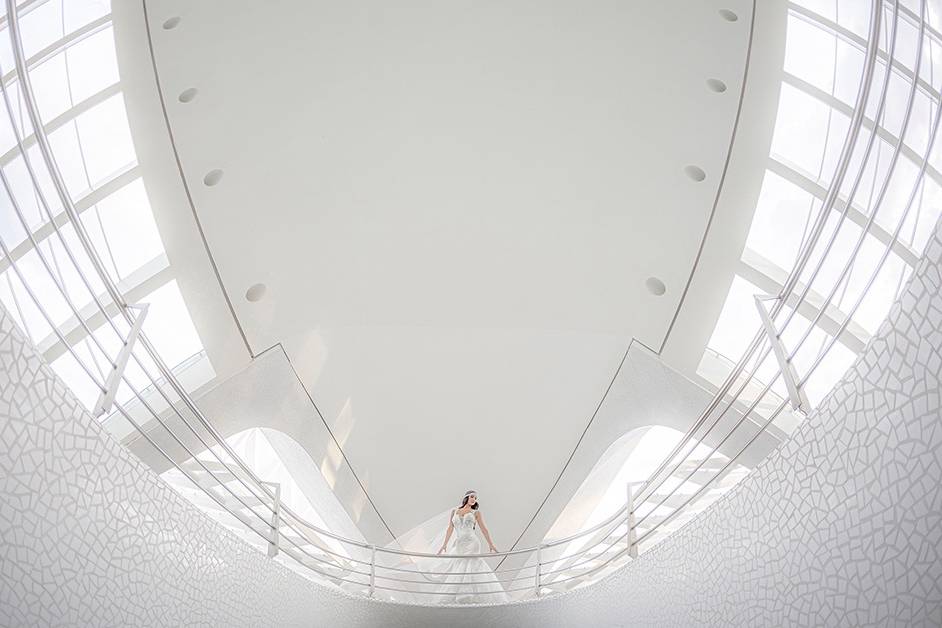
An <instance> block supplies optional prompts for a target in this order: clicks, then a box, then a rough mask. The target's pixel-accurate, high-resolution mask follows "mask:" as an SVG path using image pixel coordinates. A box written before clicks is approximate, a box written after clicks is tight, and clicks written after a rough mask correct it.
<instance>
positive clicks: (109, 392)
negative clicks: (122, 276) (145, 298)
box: [95, 303, 150, 416]
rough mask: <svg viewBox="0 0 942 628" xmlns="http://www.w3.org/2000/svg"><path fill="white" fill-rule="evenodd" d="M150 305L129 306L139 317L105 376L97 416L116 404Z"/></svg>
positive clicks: (97, 404) (97, 406)
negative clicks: (125, 371) (115, 399)
mask: <svg viewBox="0 0 942 628" xmlns="http://www.w3.org/2000/svg"><path fill="white" fill-rule="evenodd" d="M149 307H150V305H149V304H147V303H142V304H141V305H129V306H128V309H129V310H131V309H134V310H137V311H138V314H137V318H135V319H134V324H133V325H132V326H131V331H130V332H128V337H127V338H126V339H125V340H124V345H123V346H122V347H121V350H120V351H119V352H118V356H117V358H116V359H115V361H114V364H113V365H112V366H113V368H112V369H111V371H110V372H109V373H108V377H106V378H105V389H104V390H103V391H102V393H101V395H99V396H98V401H97V402H96V403H95V416H101V415H103V414H106V413H107V412H109V411H110V410H111V406H112V405H113V404H114V398H115V395H117V394H118V386H119V385H120V384H121V378H122V377H123V376H124V369H125V368H127V366H128V359H129V358H130V357H131V351H133V350H134V341H136V340H137V337H138V336H139V335H140V333H141V326H142V325H143V324H144V318H145V317H146V316H147V310H148V308H149Z"/></svg>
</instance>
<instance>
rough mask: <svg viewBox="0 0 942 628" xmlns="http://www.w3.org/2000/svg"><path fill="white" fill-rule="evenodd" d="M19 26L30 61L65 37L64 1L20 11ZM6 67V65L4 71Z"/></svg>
mask: <svg viewBox="0 0 942 628" xmlns="http://www.w3.org/2000/svg"><path fill="white" fill-rule="evenodd" d="M19 25H20V38H21V40H22V41H23V52H24V53H25V54H26V58H27V59H28V58H30V57H32V56H33V55H35V54H36V53H37V52H39V51H40V50H42V49H43V48H46V47H47V46H49V45H51V44H53V43H55V42H56V41H58V40H60V39H62V37H63V35H65V32H64V30H63V27H62V0H48V1H47V2H43V3H42V4H40V5H39V6H37V7H35V8H33V9H29V10H21V11H19ZM6 67H7V66H6V65H4V69H6ZM10 67H12V60H11V65H10Z"/></svg>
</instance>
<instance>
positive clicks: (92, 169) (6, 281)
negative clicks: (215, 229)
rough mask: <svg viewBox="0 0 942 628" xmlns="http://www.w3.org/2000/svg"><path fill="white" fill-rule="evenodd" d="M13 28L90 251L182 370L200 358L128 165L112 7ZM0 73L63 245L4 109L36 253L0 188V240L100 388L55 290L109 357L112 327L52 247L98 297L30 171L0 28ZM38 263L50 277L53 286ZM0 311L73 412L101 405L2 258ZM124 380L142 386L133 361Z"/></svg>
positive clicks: (27, 17) (51, 13) (55, 14)
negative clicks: (61, 383) (51, 372)
mask: <svg viewBox="0 0 942 628" xmlns="http://www.w3.org/2000/svg"><path fill="white" fill-rule="evenodd" d="M19 23H20V26H21V30H22V38H23V45H24V47H25V53H26V55H27V58H29V65H30V79H31V84H32V86H33V91H34V95H35V97H36V100H37V106H38V109H39V113H40V117H41V118H42V120H43V121H44V123H45V126H46V127H47V128H46V132H47V134H48V137H49V141H50V144H51V146H52V151H53V155H54V157H55V160H56V162H57V165H58V167H59V170H60V171H61V174H62V177H63V179H64V181H65V184H66V187H67V189H68V192H69V194H70V195H71V197H72V199H73V201H74V202H75V205H76V207H77V210H78V211H79V212H80V214H81V220H82V223H83V225H84V227H85V229H86V231H87V232H88V235H89V237H90V239H91V240H92V243H93V244H94V246H95V248H96V252H97V254H98V256H99V257H100V259H101V260H102V263H103V264H104V266H105V270H106V272H108V273H109V274H110V275H111V277H112V279H113V280H114V281H116V282H117V283H118V286H119V288H120V289H121V290H122V291H123V293H124V294H125V295H126V298H128V300H129V302H131V303H149V304H150V309H149V312H148V315H147V318H146V320H145V324H144V329H145V332H146V333H147V334H148V337H150V338H151V340H152V342H153V343H154V345H155V346H156V348H157V350H158V352H159V353H160V354H161V356H162V357H163V359H164V360H165V361H166V362H167V363H168V364H169V365H170V366H171V367H173V366H175V365H178V364H183V363H185V362H186V363H188V361H191V360H192V359H193V357H194V356H197V355H201V354H202V352H203V347H202V343H201V342H200V339H199V336H198V334H197V332H196V329H195V327H194V325H193V322H192V319H191V318H190V315H189V313H188V311H187V308H186V305H185V303H184V301H183V297H182V295H181V294H180V291H179V288H178V287H177V285H176V281H175V280H174V278H173V273H172V272H171V269H170V267H169V263H168V261H167V258H166V255H165V253H164V248H163V244H162V242H161V240H160V235H159V233H158V231H157V226H156V224H155V221H154V217H153V213H152V211H151V208H150V204H149V201H148V198H147V193H146V190H145V188H144V184H143V181H142V180H141V178H140V175H139V173H138V171H137V157H136V155H135V151H134V145H133V143H132V140H131V133H130V127H129V123H128V119H127V112H126V110H125V105H124V98H123V95H122V94H121V84H120V77H119V75H118V64H117V58H116V54H115V43H114V32H113V28H112V26H111V23H110V3H109V2H107V1H101V0H46V1H44V2H42V1H41V2H31V3H28V4H26V5H24V6H23V8H22V9H21V14H20V22H19ZM0 65H2V71H3V74H4V77H5V82H4V85H5V87H6V90H7V93H8V96H9V98H10V100H11V104H12V106H13V116H14V120H15V123H16V127H17V128H18V129H19V130H20V133H21V135H22V136H23V139H24V145H25V146H26V147H27V154H28V156H29V158H30V161H31V163H33V165H34V169H35V174H36V176H37V180H38V185H39V189H40V190H41V191H42V193H43V197H45V200H46V202H47V204H48V211H49V212H51V213H52V215H54V216H57V223H59V224H60V225H61V226H60V229H59V231H60V233H61V236H60V233H56V230H54V229H52V228H51V225H50V224H49V214H48V213H47V210H46V209H44V207H43V205H42V203H40V197H39V196H38V195H37V194H36V190H35V186H34V182H33V180H32V178H31V176H30V173H29V172H28V170H27V168H26V162H25V161H24V159H23V156H22V155H21V154H20V152H19V149H18V148H17V146H16V138H15V136H14V133H13V131H12V127H11V124H10V120H9V118H8V117H7V111H6V108H5V107H2V106H0V167H2V168H3V173H4V175H5V176H6V178H7V180H8V182H9V185H10V188H11V190H12V193H13V197H14V199H15V201H16V202H17V204H18V206H19V208H20V210H21V211H22V213H23V214H24V218H25V219H26V223H27V225H28V228H29V231H30V232H31V233H32V236H33V238H34V239H35V240H36V242H37V243H38V250H37V248H34V247H33V245H32V243H31V242H30V241H29V239H28V237H27V232H26V230H24V228H23V226H22V225H21V224H20V221H19V219H18V218H17V216H16V212H15V210H14V206H13V203H12V200H14V199H11V198H10V197H9V196H8V195H7V193H6V191H5V190H3V191H0V237H2V238H3V242H4V244H5V245H6V246H7V247H8V248H9V249H10V250H11V251H12V258H13V260H15V262H16V266H17V268H18V269H19V270H20V272H22V273H23V275H24V277H25V280H26V282H27V284H28V285H29V286H30V287H31V288H32V289H33V290H35V291H36V293H37V295H38V297H39V300H40V301H41V302H42V303H43V307H44V308H45V309H46V310H47V312H48V314H49V316H50V318H51V319H52V322H53V324H54V325H56V327H57V328H58V329H59V330H60V331H61V332H62V333H63V334H64V335H67V336H68V337H69V338H70V340H69V344H70V345H74V346H73V349H74V350H75V351H76V353H77V354H78V355H79V356H80V357H81V358H82V359H83V360H84V361H86V362H87V363H88V364H90V365H93V366H94V368H95V369H97V371H98V377H99V379H104V376H105V374H106V373H107V372H108V370H109V369H110V364H109V363H108V362H107V360H105V359H104V357H103V356H102V355H101V353H100V352H99V350H98V349H97V348H96V344H95V342H93V341H92V338H90V337H88V335H87V334H86V333H85V331H84V329H83V328H82V326H81V325H80V324H79V322H78V321H77V320H75V318H74V316H73V313H72V310H71V308H70V307H69V304H68V303H67V302H66V300H65V299H64V298H63V297H62V296H61V295H60V293H59V290H58V288H57V286H56V284H57V283H58V284H60V285H62V286H63V288H64V290H65V292H66V294H67V295H68V296H69V298H70V299H71V300H72V301H73V302H74V304H75V305H76V306H77V307H78V308H80V310H81V312H82V318H83V319H84V320H86V322H87V323H88V325H89V327H90V329H91V330H92V332H93V337H94V339H95V341H97V342H98V343H100V344H101V345H102V346H103V347H104V348H105V350H106V351H107V352H108V353H109V354H111V355H112V356H113V355H115V354H116V353H117V350H118V348H119V346H120V345H119V340H118V337H117V336H116V335H115V333H114V330H113V329H112V328H111V324H109V323H107V322H104V324H103V321H101V320H100V319H96V318H94V314H95V313H96V312H97V308H95V307H94V304H93V298H92V294H91V293H90V292H89V291H88V289H86V288H85V285H84V282H83V280H82V277H81V276H80V275H79V273H78V272H77V271H76V269H75V266H74V265H73V264H72V263H71V260H70V258H69V254H68V251H67V250H66V247H64V246H63V243H62V241H61V240H60V237H61V238H64V240H65V242H66V245H67V246H68V249H69V250H70V251H71V252H72V253H73V255H74V257H75V261H76V263H77V264H78V266H79V268H80V269H81V271H82V274H83V275H85V277H86V278H87V280H88V281H89V283H90V285H91V289H92V291H93V292H94V293H95V294H97V295H99V296H100V297H101V296H103V295H104V293H105V286H104V284H103V282H102V281H101V280H100V278H98V275H97V272H96V271H95V269H94V267H93V266H92V264H91V261H90V259H89V258H88V257H87V256H86V255H85V254H84V251H83V250H82V246H81V244H80V243H79V241H78V238H77V237H76V234H75V231H74V229H73V226H72V225H71V224H68V221H67V219H66V217H65V215H64V208H63V207H62V204H61V202H60V201H59V198H58V195H57V194H56V192H55V189H54V187H53V185H52V182H51V180H50V178H49V175H48V173H47V172H46V170H45V168H43V167H38V164H41V163H42V157H41V155H40V153H39V150H38V147H37V146H36V145H35V142H34V140H33V138H32V137H31V133H32V129H31V127H30V125H29V122H28V119H27V116H26V112H25V110H24V107H23V103H22V100H21V94H20V85H19V81H18V79H17V78H16V73H15V64H14V61H13V55H12V48H11V46H10V41H9V33H8V31H7V28H6V27H4V28H2V29H0ZM40 253H41V254H42V257H41V256H40ZM43 258H45V262H46V263H48V264H49V266H50V268H51V272H52V277H50V274H49V272H47V270H46V267H45V264H44V263H43ZM53 277H54V279H53ZM0 302H2V303H3V306H4V307H5V308H6V309H7V310H8V311H9V312H10V313H11V315H12V316H13V318H14V320H16V322H17V323H18V324H19V325H20V326H21V328H23V330H24V331H25V332H26V333H27V334H28V335H29V336H30V338H31V339H32V340H33V341H34V342H35V343H36V344H37V345H38V346H39V347H40V349H41V350H43V351H44V353H45V354H46V357H47V359H50V360H51V363H52V366H53V368H54V369H55V370H56V371H57V372H58V373H59V375H60V376H61V377H62V378H63V379H64V380H65V381H66V382H67V383H68V384H69V385H70V387H71V388H72V389H73V391H74V392H75V393H76V394H77V396H78V397H79V398H80V399H81V400H82V402H83V403H84V404H85V405H86V406H88V407H89V408H91V407H92V405H93V404H94V403H95V401H96V399H97V397H98V389H97V387H96V386H95V385H94V384H93V383H92V382H91V381H90V379H89V378H88V376H87V375H86V373H85V372H84V371H83V370H82V369H81V368H80V366H79V364H78V363H77V362H76V361H75V358H74V357H73V356H72V355H71V354H70V353H69V351H68V347H65V346H63V345H62V343H61V342H60V341H59V340H58V338H57V337H56V335H55V334H54V332H53V329H52V328H51V327H50V326H49V324H48V323H47V322H46V320H45V319H44V317H43V315H42V313H41V312H40V310H39V309H38V308H37V307H36V305H35V304H34V303H33V300H32V299H31V298H30V296H29V295H28V293H27V291H26V290H25V288H24V286H23V284H22V282H21V281H20V279H19V277H18V276H17V275H16V273H15V272H14V269H13V268H10V264H9V260H6V259H0ZM113 322H114V324H115V325H116V326H118V329H119V331H120V332H121V333H122V334H126V333H127V323H126V321H124V320H123V319H119V318H115V319H113ZM132 362H133V361H132ZM199 372H200V373H201V374H202V375H201V381H198V382H196V384H197V385H198V384H199V383H203V382H205V377H206V374H207V373H209V374H210V376H211V373H212V370H211V368H202V369H200V370H199ZM127 374H128V377H129V378H130V379H131V380H132V381H133V382H134V384H135V386H136V387H138V388H140V389H144V388H147V387H148V386H149V385H150V383H151V382H150V380H149V379H148V378H145V377H144V374H143V373H142V372H141V371H140V368H138V367H137V366H135V365H134V364H133V363H132V364H131V365H129V367H128V371H127ZM130 397H131V392H130V391H129V390H128V389H127V387H126V386H123V387H122V389H121V391H120V392H119V395H118V398H119V400H127V399H129V398H130Z"/></svg>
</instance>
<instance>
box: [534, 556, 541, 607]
mask: <svg viewBox="0 0 942 628" xmlns="http://www.w3.org/2000/svg"><path fill="white" fill-rule="evenodd" d="M534 580H535V585H536V596H537V597H540V595H541V594H542V589H543V583H542V580H543V544H542V543H540V544H539V545H537V546H536V574H535V576H534Z"/></svg>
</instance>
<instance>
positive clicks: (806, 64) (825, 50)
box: [785, 15, 837, 93]
mask: <svg viewBox="0 0 942 628" xmlns="http://www.w3.org/2000/svg"><path fill="white" fill-rule="evenodd" d="M836 45H837V37H836V36H835V35H834V33H833V32H831V31H827V30H825V29H823V28H820V27H819V26H817V25H816V24H813V23H811V22H809V21H808V20H805V19H803V18H800V17H795V16H794V15H791V16H789V18H788V37H787V39H786V41H785V71H786V72H788V73H789V74H793V75H795V76H797V77H798V78H800V79H802V80H804V81H807V82H808V83H811V84H812V85H814V86H815V87H817V88H818V89H822V90H824V91H826V92H828V93H830V92H831V90H832V89H833V87H834V59H835V48H836Z"/></svg>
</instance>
